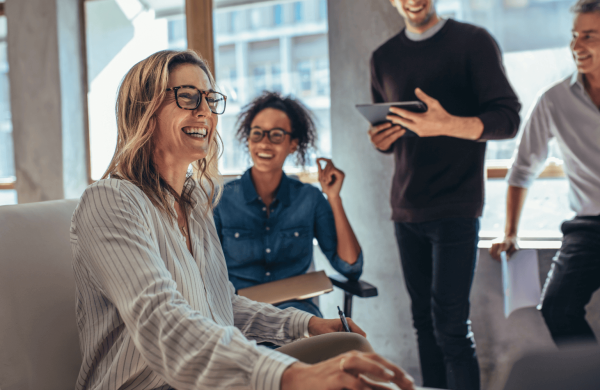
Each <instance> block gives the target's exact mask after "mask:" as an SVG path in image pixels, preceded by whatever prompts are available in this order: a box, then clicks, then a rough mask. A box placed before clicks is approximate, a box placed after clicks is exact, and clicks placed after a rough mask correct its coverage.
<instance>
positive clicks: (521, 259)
mask: <svg viewBox="0 0 600 390" xmlns="http://www.w3.org/2000/svg"><path fill="white" fill-rule="evenodd" d="M500 256H501V258H502V285H503V288H504V317H506V318H508V316H509V315H510V313H512V312H513V311H515V310H517V309H521V308H523V307H530V306H537V305H538V304H539V303H540V296H541V287H540V276H539V266H538V256H537V251H536V250H535V249H522V250H519V251H517V252H515V253H514V254H513V255H512V256H511V258H510V259H509V260H508V261H507V259H506V252H502V253H501V254H500Z"/></svg>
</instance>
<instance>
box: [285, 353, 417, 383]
mask: <svg viewBox="0 0 600 390" xmlns="http://www.w3.org/2000/svg"><path fill="white" fill-rule="evenodd" d="M363 376H367V378H368V379H363V378H362V377H363ZM374 381H381V382H383V383H382V384H380V385H379V384H376V383H375V382H374ZM386 382H387V383H389V382H393V383H395V384H396V385H398V386H399V387H400V389H402V390H414V381H413V378H412V377H411V376H410V375H408V374H406V373H405V372H404V371H403V370H402V369H401V368H400V367H397V366H395V365H394V364H392V363H390V362H389V361H387V360H386V359H384V358H382V357H381V356H379V355H377V354H376V353H364V352H358V351H351V352H346V353H344V354H341V355H339V356H336V357H334V358H332V359H329V360H325V361H324V362H321V363H317V364H314V365H308V364H304V363H300V362H296V363H294V364H292V365H291V366H289V367H288V368H287V369H286V370H285V371H284V372H283V376H282V377H281V390H305V389H311V390H370V389H373V390H386V389H390V387H386V386H385V383H386Z"/></svg>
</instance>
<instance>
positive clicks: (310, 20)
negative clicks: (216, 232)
mask: <svg viewBox="0 0 600 390" xmlns="http://www.w3.org/2000/svg"><path fill="white" fill-rule="evenodd" d="M214 5H215V10H214V31H215V57H216V58H215V62H216V69H217V70H216V78H217V84H218V85H219V87H220V88H221V90H222V91H223V92H224V93H225V94H226V95H227V96H228V97H229V99H228V103H227V104H228V105H227V111H226V112H225V114H224V115H223V117H222V118H221V119H220V122H219V131H220V132H221V136H222V137H223V142H224V144H225V150H224V153H223V158H222V159H221V171H222V172H223V173H225V174H238V173H241V172H242V171H243V170H245V169H246V168H247V167H248V166H249V164H250V159H249V157H248V156H247V153H246V148H245V146H244V145H240V144H239V143H238V142H237V141H236V139H235V134H234V130H235V121H236V118H237V115H238V114H239V112H240V110H241V108H242V107H243V106H244V105H245V104H247V103H249V102H250V101H251V100H252V99H253V98H254V97H256V96H257V95H259V94H260V93H261V92H262V91H264V90H269V91H277V92H281V93H283V94H286V95H287V94H291V95H293V96H295V97H296V98H298V99H300V100H301V101H302V102H303V103H304V104H305V105H306V106H307V107H309V108H310V109H311V111H312V112H313V113H314V114H315V117H316V119H317V123H318V130H319V142H318V150H317V151H315V153H314V154H313V155H312V156H311V158H310V161H309V166H308V167H307V168H308V169H309V170H310V169H316V165H315V158H316V155H317V154H319V155H321V154H323V155H326V156H328V155H330V154H331V141H330V139H331V130H330V127H331V126H330V118H329V113H330V111H329V110H330V97H329V49H328V45H327V31H328V29H327V2H326V1H323V0H302V1H295V2H290V1H279V2H278V1H268V2H267V1H265V2H251V3H250V2H249V4H243V5H237V6H228V7H221V6H220V2H219V1H215V2H214ZM285 169H286V170H287V171H288V172H289V171H298V170H299V169H300V168H299V167H296V166H294V160H293V159H290V161H287V162H286V166H285Z"/></svg>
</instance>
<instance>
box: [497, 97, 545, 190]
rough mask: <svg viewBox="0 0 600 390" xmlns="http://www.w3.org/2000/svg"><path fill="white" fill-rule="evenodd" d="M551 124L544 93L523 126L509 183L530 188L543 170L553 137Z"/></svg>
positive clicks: (508, 178) (510, 171)
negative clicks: (549, 143)
mask: <svg viewBox="0 0 600 390" xmlns="http://www.w3.org/2000/svg"><path fill="white" fill-rule="evenodd" d="M551 126H552V119H551V115H549V112H548V106H547V102H546V101H545V99H544V98H543V95H542V97H540V98H539V99H538V101H537V103H536V104H535V106H534V107H533V108H532V110H531V112H530V114H529V117H528V119H527V122H526V123H525V127H524V128H523V134H522V135H521V140H520V142H519V146H518V147H517V150H516V152H515V158H514V161H513V164H512V166H511V168H510V170H509V172H508V174H507V181H508V184H509V185H511V186H514V187H521V188H529V187H530V186H531V184H532V183H533V181H534V180H535V178H536V177H538V176H539V174H540V173H541V172H542V170H543V169H544V165H545V162H546V159H547V158H548V150H549V148H548V142H549V141H550V139H551V138H552V133H551V131H550V128H551Z"/></svg>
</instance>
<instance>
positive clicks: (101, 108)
mask: <svg viewBox="0 0 600 390" xmlns="http://www.w3.org/2000/svg"><path fill="white" fill-rule="evenodd" d="M161 4H162V3H161V2H159V1H146V2H138V0H131V1H129V0H128V1H125V0H94V1H88V2H86V4H85V10H86V33H87V37H86V40H87V52H88V54H87V58H88V78H89V120H90V145H91V147H90V148H91V165H92V179H96V180H97V179H99V178H100V177H101V175H102V174H103V173H104V171H105V169H106V167H107V166H108V163H109V161H110V158H111V157H112V154H113V152H114V148H115V143H116V131H117V130H116V123H115V114H114V104H115V98H116V93H117V89H118V85H119V83H120V81H121V79H122V78H123V76H124V75H125V73H126V72H127V71H128V70H129V68H131V66H133V65H134V64H135V63H136V62H138V61H139V60H141V59H143V58H145V57H146V56H148V55H150V54H151V53H153V52H155V51H158V50H161V49H166V48H170V49H185V48H186V47H187V41H186V18H185V16H184V14H183V8H180V9H179V11H178V12H172V8H168V9H162V8H160V5H161ZM173 4H175V3H172V4H170V5H173ZM182 4H183V2H181V5H182ZM147 5H149V6H150V7H148V6H147ZM154 5H156V7H155V8H152V7H153V6H154ZM326 16H327V12H326V1H323V0H302V1H296V2H290V1H285V0H284V1H280V2H278V1H265V2H251V3H249V4H242V5H237V6H228V7H221V2H220V1H218V0H217V1H215V2H214V18H213V22H214V23H213V26H214V33H215V37H214V42H215V69H216V75H215V76H216V79H217V84H218V88H219V89H220V90H221V91H222V92H223V93H225V94H226V95H227V96H228V101H227V110H226V112H225V114H224V115H223V116H221V118H220V120H219V131H220V133H221V136H222V138H223V142H224V145H225V148H224V154H223V157H222V159H221V160H220V169H221V172H223V173H225V174H239V173H241V172H243V171H244V170H245V169H246V168H247V167H248V166H249V164H250V159H249V157H248V156H247V153H246V148H245V146H244V145H240V144H239V143H238V142H237V141H236V139H235V134H234V127H235V122H236V119H237V115H238V114H239V112H240V110H241V108H242V107H243V106H244V105H246V104H247V103H249V102H250V101H251V100H252V99H253V98H254V97H256V96H258V95H259V94H260V93H262V92H263V91H264V90H269V91H277V92H281V93H283V94H286V95H287V94H291V95H293V96H295V97H297V98H299V99H300V100H302V102H303V103H304V104H305V105H306V106H308V107H309V108H310V109H311V110H312V111H313V113H314V114H315V118H316V121H317V124H318V130H319V143H318V151H315V153H314V154H313V155H312V156H311V158H310V162H309V166H308V167H307V168H308V169H315V168H316V165H315V158H316V155H317V153H319V154H323V155H325V156H329V155H330V154H331V145H330V143H331V142H330V138H331V134H330V119H329V107H330V98H329V59H328V58H329V54H328V47H327V17H326ZM286 170H287V171H299V170H300V168H299V167H296V166H295V164H294V160H293V159H290V161H288V162H286Z"/></svg>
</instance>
